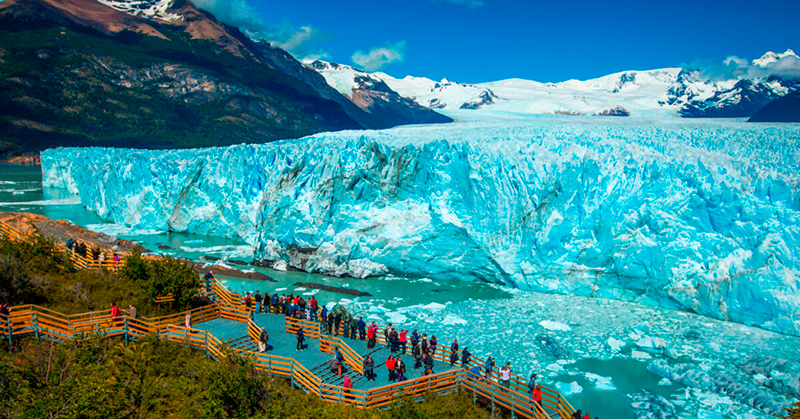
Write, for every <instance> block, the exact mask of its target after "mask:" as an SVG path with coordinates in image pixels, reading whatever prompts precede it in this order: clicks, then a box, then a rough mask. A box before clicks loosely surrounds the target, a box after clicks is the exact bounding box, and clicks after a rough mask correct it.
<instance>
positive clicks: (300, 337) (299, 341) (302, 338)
mask: <svg viewBox="0 0 800 419" xmlns="http://www.w3.org/2000/svg"><path fill="white" fill-rule="evenodd" d="M305 340H306V336H305V335H304V334H303V328H302V327H300V328H298V329H297V350H298V351H301V350H303V341H305Z"/></svg>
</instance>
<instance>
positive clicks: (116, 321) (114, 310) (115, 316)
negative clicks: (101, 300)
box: [111, 302, 120, 326]
mask: <svg viewBox="0 0 800 419" xmlns="http://www.w3.org/2000/svg"><path fill="white" fill-rule="evenodd" d="M119 317H120V312H119V307H117V303H116V302H113V303H111V318H112V319H113V320H114V325H115V326H119Z"/></svg>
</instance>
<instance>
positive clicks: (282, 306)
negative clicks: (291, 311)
mask: <svg viewBox="0 0 800 419" xmlns="http://www.w3.org/2000/svg"><path fill="white" fill-rule="evenodd" d="M277 312H278V313H283V314H286V294H281V296H280V297H278V311H277Z"/></svg>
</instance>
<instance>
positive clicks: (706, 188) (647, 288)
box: [42, 119, 800, 335]
mask: <svg viewBox="0 0 800 419" xmlns="http://www.w3.org/2000/svg"><path fill="white" fill-rule="evenodd" d="M799 145H800V128H798V127H792V126H784V127H780V126H752V125H748V124H744V123H741V122H721V121H712V122H702V123H699V122H698V123H689V122H683V121H682V122H680V123H678V122H665V123H659V124H653V123H649V122H647V121H639V122H636V121H626V122H614V123H609V122H600V121H599V120H591V119H587V120H586V122H583V121H581V122H572V121H569V122H567V121H565V120H562V119H552V120H547V119H532V120H524V121H511V122H508V121H506V122H503V123H497V122H491V123H490V122H472V123H460V124H452V125H449V126H437V127H430V126H413V127H401V128H395V129H392V130H384V131H344V132H337V133H325V134H318V135H315V136H311V137H306V138H302V139H297V140H290V141H281V142H276V143H271V144H265V145H237V146H231V147H225V148H208V149H195V150H157V151H152V150H133V149H103V148H60V149H53V150H47V151H45V152H43V153H42V169H43V177H44V184H45V185H46V186H56V187H65V188H68V189H69V190H70V191H72V192H74V193H76V194H78V195H79V196H80V199H81V202H82V204H83V205H84V206H86V207H87V208H89V209H90V210H93V211H94V212H96V213H97V214H99V215H100V216H101V217H102V218H103V219H105V220H107V221H111V222H116V223H121V224H126V225H129V226H132V227H137V228H145V229H160V230H164V231H167V230H169V231H182V232H192V233H199V234H210V235H217V236H227V237H239V238H242V239H244V240H245V241H247V242H248V243H250V244H252V245H253V246H254V248H255V255H254V257H255V258H256V259H260V260H264V261H266V262H267V263H277V264H279V265H280V266H287V265H288V266H291V267H294V268H298V269H302V270H305V271H309V272H318V273H323V274H328V275H351V276H354V277H358V278H365V277H369V276H376V275H383V274H393V275H402V276H409V277H427V278H436V279H465V280H483V281H491V282H496V283H501V284H506V285H510V286H514V287H518V288H521V289H525V290H534V291H541V292H554V293H572V294H578V295H591V296H597V297H603V298H612V299H622V300H629V301H637V302H642V303H645V304H652V305H658V306H663V307H667V308H675V309H681V310H687V311H691V312H696V313H699V314H703V315H707V316H711V317H714V318H718V319H725V320H731V321H736V322H741V323H745V324H748V325H755V326H759V327H763V328H766V329H769V330H773V331H777V332H781V333H788V334H795V335H798V334H800V292H798V288H800V275H798V272H800V249H799V248H798V244H799V243H800V192H799V191H798V189H797V181H798V173H799V172H798V169H800V152H799V151H798V150H800V147H799Z"/></svg>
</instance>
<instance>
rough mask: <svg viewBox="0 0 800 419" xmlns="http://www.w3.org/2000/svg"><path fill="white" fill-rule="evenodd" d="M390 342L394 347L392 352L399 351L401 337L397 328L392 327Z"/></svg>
mask: <svg viewBox="0 0 800 419" xmlns="http://www.w3.org/2000/svg"><path fill="white" fill-rule="evenodd" d="M389 342H390V346H391V348H392V349H391V350H392V353H397V352H398V351H399V350H400V337H399V335H398V334H397V329H395V328H392V330H391V331H390V332H389Z"/></svg>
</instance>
